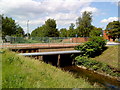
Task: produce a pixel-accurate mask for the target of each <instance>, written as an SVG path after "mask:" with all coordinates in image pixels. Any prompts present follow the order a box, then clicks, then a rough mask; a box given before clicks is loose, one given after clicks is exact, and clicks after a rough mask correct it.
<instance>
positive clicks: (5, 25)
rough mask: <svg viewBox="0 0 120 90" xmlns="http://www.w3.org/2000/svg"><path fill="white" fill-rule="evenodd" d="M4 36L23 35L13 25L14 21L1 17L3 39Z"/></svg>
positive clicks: (21, 30) (17, 26)
mask: <svg viewBox="0 0 120 90" xmlns="http://www.w3.org/2000/svg"><path fill="white" fill-rule="evenodd" d="M6 35H9V36H18V37H19V36H23V35H24V31H23V29H22V27H20V26H19V25H17V24H16V23H15V20H13V19H12V18H8V17H3V16H2V36H3V37H5V36H6Z"/></svg>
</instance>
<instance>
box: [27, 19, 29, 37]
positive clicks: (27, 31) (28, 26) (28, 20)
mask: <svg viewBox="0 0 120 90" xmlns="http://www.w3.org/2000/svg"><path fill="white" fill-rule="evenodd" d="M27 36H28V37H29V20H28V21H27Z"/></svg>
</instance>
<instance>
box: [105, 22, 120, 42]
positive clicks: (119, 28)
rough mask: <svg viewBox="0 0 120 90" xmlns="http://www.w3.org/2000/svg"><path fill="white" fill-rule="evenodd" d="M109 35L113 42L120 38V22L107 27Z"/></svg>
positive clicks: (111, 23)
mask: <svg viewBox="0 0 120 90" xmlns="http://www.w3.org/2000/svg"><path fill="white" fill-rule="evenodd" d="M106 31H107V35H108V36H111V37H112V39H113V40H115V39H116V38H120V21H113V22H110V23H109V24H108V25H107V27H106Z"/></svg>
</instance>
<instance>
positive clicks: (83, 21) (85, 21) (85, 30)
mask: <svg viewBox="0 0 120 90" xmlns="http://www.w3.org/2000/svg"><path fill="white" fill-rule="evenodd" d="M91 22H92V13H91V12H87V11H85V12H83V13H82V16H81V17H78V19H77V20H76V25H77V30H78V31H79V34H80V36H82V37H89V32H90V31H91V30H92V28H93V26H92V25H91Z"/></svg>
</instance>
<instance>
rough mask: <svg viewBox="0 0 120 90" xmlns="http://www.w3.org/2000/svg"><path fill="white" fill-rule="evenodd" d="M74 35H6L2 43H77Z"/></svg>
mask: <svg viewBox="0 0 120 90" xmlns="http://www.w3.org/2000/svg"><path fill="white" fill-rule="evenodd" d="M73 38H75V37H30V38H27V37H7V38H5V40H3V41H4V43H6V42H9V43H13V44H17V43H18V44H19V43H79V42H77V40H76V41H75V40H74V41H73Z"/></svg>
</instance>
